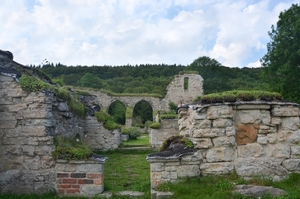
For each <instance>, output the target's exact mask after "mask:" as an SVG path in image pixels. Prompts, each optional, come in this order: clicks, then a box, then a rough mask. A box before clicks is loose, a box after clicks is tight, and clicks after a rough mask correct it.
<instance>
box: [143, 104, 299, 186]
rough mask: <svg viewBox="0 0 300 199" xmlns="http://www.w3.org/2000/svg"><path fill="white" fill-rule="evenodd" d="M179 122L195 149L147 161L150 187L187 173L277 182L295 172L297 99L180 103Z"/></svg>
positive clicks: (297, 158) (297, 128)
mask: <svg viewBox="0 0 300 199" xmlns="http://www.w3.org/2000/svg"><path fill="white" fill-rule="evenodd" d="M178 123H179V132H180V134H181V135H184V136H186V137H188V138H189V139H190V140H191V141H193V143H194V144H195V148H196V150H197V151H196V152H195V154H194V155H187V156H183V157H182V158H179V159H174V160H171V161H170V160H168V159H166V158H165V159H150V160H148V161H149V162H150V164H151V187H152V188H155V187H157V186H158V185H159V184H161V183H163V182H166V181H171V182H173V181H174V180H176V179H177V178H178V177H188V176H191V175H193V176H199V175H223V174H230V173H233V172H236V173H237V174H238V175H239V176H241V177H243V178H245V179H249V178H252V177H253V176H260V177H268V178H271V179H272V180H274V181H278V180H282V179H284V178H286V177H287V176H288V175H289V174H290V173H292V172H300V166H299V165H300V158H299V155H300V146H299V145H298V143H299V142H300V131H299V106H298V104H294V103H279V102H278V103H267V102H244V103H233V104H222V105H208V106H194V107H193V109H192V108H188V107H182V108H180V109H179V121H178ZM183 160H184V161H183ZM186 160H189V161H186ZM181 168H186V169H185V170H184V169H181Z"/></svg>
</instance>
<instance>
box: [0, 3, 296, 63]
mask: <svg viewBox="0 0 300 199" xmlns="http://www.w3.org/2000/svg"><path fill="white" fill-rule="evenodd" d="M30 2H36V4H30ZM292 3H297V2H296V1H295V0H294V1H292V0H285V1H283V0H282V1H278V0H277V1H275V0H274V1H273V0H261V1H258V0H250V1H248V0H237V1H236V0H214V1H212V0H203V1H198V0H165V1H160V0H155V1H154V0H145V1H139V0H109V1H104V0H89V1H85V0H60V1H52V0H35V1H32V0H16V1H13V2H12V1H4V2H2V5H1V7H0V23H1V24H2V26H1V27H0V48H1V49H3V50H10V51H11V52H12V53H13V54H14V57H15V60H16V61H18V62H20V63H22V64H40V63H41V62H42V60H44V59H45V58H46V59H47V60H48V61H50V62H53V63H58V62H60V63H63V64H66V65H121V64H127V63H129V64H132V65H134V64H142V63H166V64H174V63H176V64H184V65H187V64H190V63H191V62H192V61H193V60H195V59H196V58H198V57H199V56H210V57H211V58H215V59H217V60H218V61H220V63H222V64H223V65H227V66H238V67H242V66H248V67H249V66H252V67H256V66H258V63H259V62H258V60H259V59H260V58H261V57H262V56H263V55H264V53H265V52H266V44H267V42H268V41H269V38H268V31H269V30H270V27H271V25H272V24H275V23H276V22H277V20H278V14H279V12H281V11H283V10H284V9H288V8H289V7H290V6H291V4H292Z"/></svg>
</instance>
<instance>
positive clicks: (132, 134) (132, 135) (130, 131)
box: [122, 127, 142, 140]
mask: <svg viewBox="0 0 300 199" xmlns="http://www.w3.org/2000/svg"><path fill="white" fill-rule="evenodd" d="M122 133H123V134H127V135H129V139H132V140H136V139H137V138H138V137H139V136H141V134H142V132H141V131H139V129H138V128H136V127H131V128H122Z"/></svg>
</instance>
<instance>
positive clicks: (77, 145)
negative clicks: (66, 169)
mask: <svg viewBox="0 0 300 199" xmlns="http://www.w3.org/2000/svg"><path fill="white" fill-rule="evenodd" d="M54 144H55V146H56V148H55V151H54V152H53V157H54V158H56V159H64V160H88V159H89V158H90V157H91V155H92V153H93V151H92V150H91V148H90V147H89V146H87V145H85V144H83V143H82V142H81V141H80V140H79V139H76V138H65V137H61V136H56V137H55V138H54Z"/></svg>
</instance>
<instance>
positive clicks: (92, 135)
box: [82, 116, 122, 151]
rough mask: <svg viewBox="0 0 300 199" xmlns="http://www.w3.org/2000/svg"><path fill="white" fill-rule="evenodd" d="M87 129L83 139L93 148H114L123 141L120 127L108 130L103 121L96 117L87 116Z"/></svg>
mask: <svg viewBox="0 0 300 199" xmlns="http://www.w3.org/2000/svg"><path fill="white" fill-rule="evenodd" d="M85 131H86V134H85V135H84V137H83V139H82V141H83V143H85V144H87V145H88V146H90V147H91V148H92V149H93V150H102V151H106V150H113V149H117V148H118V147H119V146H120V144H121V143H122V133H121V130H120V129H116V130H113V131H111V130H107V129H105V128H104V127H103V122H98V121H97V118H96V117H91V116H87V117H86V120H85Z"/></svg>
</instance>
